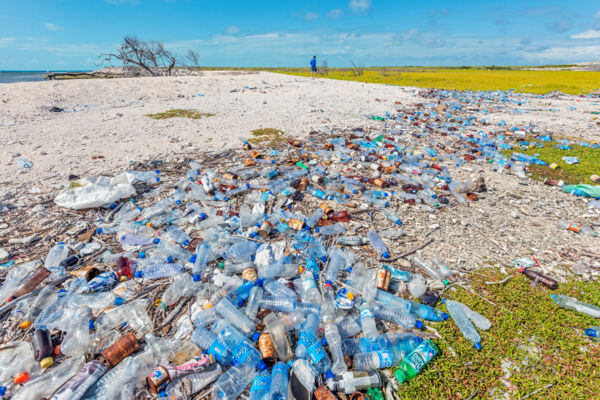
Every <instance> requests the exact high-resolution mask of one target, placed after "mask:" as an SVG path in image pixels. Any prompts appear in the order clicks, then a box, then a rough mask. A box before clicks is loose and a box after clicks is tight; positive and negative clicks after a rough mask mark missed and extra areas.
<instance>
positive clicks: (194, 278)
mask: <svg viewBox="0 0 600 400" xmlns="http://www.w3.org/2000/svg"><path fill="white" fill-rule="evenodd" d="M192 279H193V280H194V282H199V281H200V274H194V277H193V278H192Z"/></svg>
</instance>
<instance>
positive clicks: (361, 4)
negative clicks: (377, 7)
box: [348, 0, 371, 14]
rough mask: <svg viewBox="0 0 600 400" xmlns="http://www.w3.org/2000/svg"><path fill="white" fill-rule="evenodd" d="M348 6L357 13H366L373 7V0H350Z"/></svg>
mask: <svg viewBox="0 0 600 400" xmlns="http://www.w3.org/2000/svg"><path fill="white" fill-rule="evenodd" d="M348 7H350V9H351V10H352V12H353V13H355V14H364V13H366V12H367V11H369V10H370V9H371V0H350V4H348Z"/></svg>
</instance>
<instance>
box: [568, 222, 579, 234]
mask: <svg viewBox="0 0 600 400" xmlns="http://www.w3.org/2000/svg"><path fill="white" fill-rule="evenodd" d="M567 229H568V230H570V231H573V232H576V233H579V231H580V230H581V225H580V224H574V223H572V222H571V223H570V224H569V227H568V228H567Z"/></svg>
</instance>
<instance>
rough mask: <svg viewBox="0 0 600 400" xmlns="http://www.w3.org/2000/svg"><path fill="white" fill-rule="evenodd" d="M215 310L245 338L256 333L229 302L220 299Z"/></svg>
mask: <svg viewBox="0 0 600 400" xmlns="http://www.w3.org/2000/svg"><path fill="white" fill-rule="evenodd" d="M215 309H216V310H217V312H218V313H219V315H221V317H223V318H225V320H227V321H228V322H230V323H231V324H232V325H233V326H234V327H236V328H237V329H239V330H240V332H242V333H243V334H244V335H246V336H247V337H251V336H252V335H253V334H254V333H255V332H256V329H255V327H254V323H253V322H252V321H250V319H248V317H247V316H246V315H245V314H243V313H242V312H241V311H240V310H239V309H238V308H236V307H235V306H234V305H233V304H231V302H230V301H229V300H227V299H222V300H221V301H219V302H218V303H217V305H216V306H215ZM201 347H202V346H201Z"/></svg>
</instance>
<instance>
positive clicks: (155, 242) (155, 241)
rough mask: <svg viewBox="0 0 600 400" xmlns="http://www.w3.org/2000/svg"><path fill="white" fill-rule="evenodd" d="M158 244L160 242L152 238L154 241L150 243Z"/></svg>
mask: <svg viewBox="0 0 600 400" xmlns="http://www.w3.org/2000/svg"><path fill="white" fill-rule="evenodd" d="M159 242H160V239H159V238H154V240H153V241H152V243H154V244H158V243H159Z"/></svg>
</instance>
